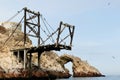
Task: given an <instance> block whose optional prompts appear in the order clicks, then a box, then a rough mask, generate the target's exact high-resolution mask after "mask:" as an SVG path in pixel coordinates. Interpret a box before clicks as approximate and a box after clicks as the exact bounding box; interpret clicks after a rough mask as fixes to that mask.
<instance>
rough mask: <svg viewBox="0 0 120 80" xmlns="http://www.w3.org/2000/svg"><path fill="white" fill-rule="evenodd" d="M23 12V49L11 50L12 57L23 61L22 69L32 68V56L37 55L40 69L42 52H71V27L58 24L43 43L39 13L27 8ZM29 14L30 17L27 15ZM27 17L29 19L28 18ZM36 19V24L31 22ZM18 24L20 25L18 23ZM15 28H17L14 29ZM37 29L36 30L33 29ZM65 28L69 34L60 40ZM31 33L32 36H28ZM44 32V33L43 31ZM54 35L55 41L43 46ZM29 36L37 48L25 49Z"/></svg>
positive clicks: (72, 33) (72, 28) (72, 30)
mask: <svg viewBox="0 0 120 80" xmlns="http://www.w3.org/2000/svg"><path fill="white" fill-rule="evenodd" d="M23 11H24V17H23V19H24V48H19V49H12V50H11V51H12V52H13V54H14V55H16V57H17V59H18V60H19V61H20V60H22V61H23V64H24V69H28V68H29V69H31V68H32V54H34V53H37V56H38V68H40V56H41V54H42V53H43V52H44V51H51V50H56V51H60V50H62V49H65V50H71V49H72V41H73V35H74V29H75V27H74V26H73V25H69V24H67V23H63V22H60V25H59V27H58V29H57V30H56V31H54V32H53V33H52V34H49V35H48V36H47V38H46V39H45V40H44V41H43V39H42V38H41V34H40V32H41V30H40V29H41V25H40V17H41V14H40V12H34V11H31V10H29V9H27V8H23ZM29 14H30V15H29ZM28 15H29V17H28ZM33 19H36V22H33V21H32V20H33ZM19 24H20V23H19ZM16 28H17V27H16ZM27 28H28V29H30V31H29V33H27ZM35 28H37V30H36V29H35ZM65 28H67V29H68V32H69V33H66V34H68V35H67V36H65V37H64V38H62V39H61V38H60V36H61V34H62V32H63V31H64V30H65ZM30 32H32V34H30ZM44 32H45V31H44ZM54 34H57V37H56V40H55V42H54V43H52V44H45V42H46V41H47V40H48V39H50V38H51V37H53V36H54ZM27 36H31V37H35V38H37V46H36V47H30V48H27V46H26V37H27ZM68 37H69V44H63V43H62V42H63V41H64V40H65V39H67V38H68Z"/></svg>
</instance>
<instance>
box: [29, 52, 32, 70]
mask: <svg viewBox="0 0 120 80" xmlns="http://www.w3.org/2000/svg"><path fill="white" fill-rule="evenodd" d="M29 67H30V70H31V68H32V53H30V58H29Z"/></svg>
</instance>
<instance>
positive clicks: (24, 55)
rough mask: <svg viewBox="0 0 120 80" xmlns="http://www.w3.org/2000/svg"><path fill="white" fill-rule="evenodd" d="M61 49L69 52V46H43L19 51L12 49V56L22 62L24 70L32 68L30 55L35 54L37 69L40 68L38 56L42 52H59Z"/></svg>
mask: <svg viewBox="0 0 120 80" xmlns="http://www.w3.org/2000/svg"><path fill="white" fill-rule="evenodd" d="M61 49H66V50H71V46H66V45H61V44H59V45H57V46H56V45H55V44H52V45H44V46H38V47H31V48H20V49H12V50H11V51H12V52H13V54H14V55H16V57H17V59H18V60H19V61H20V60H23V64H24V69H26V68H29V69H31V68H32V54H34V53H37V56H38V68H40V56H41V54H42V52H44V51H51V50H56V51H60V50H61ZM28 56H29V58H28Z"/></svg>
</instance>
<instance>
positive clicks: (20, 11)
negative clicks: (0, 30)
mask: <svg viewBox="0 0 120 80" xmlns="http://www.w3.org/2000/svg"><path fill="white" fill-rule="evenodd" d="M22 11H23V9H21V10H20V11H18V12H17V13H16V14H15V15H13V16H12V17H11V18H9V19H8V20H7V21H6V22H9V21H11V20H12V19H13V18H15V17H16V16H17V15H18V14H19V13H21V12H22Z"/></svg>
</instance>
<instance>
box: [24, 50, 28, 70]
mask: <svg viewBox="0 0 120 80" xmlns="http://www.w3.org/2000/svg"><path fill="white" fill-rule="evenodd" d="M26 54H27V53H26V50H24V69H26V62H27V59H26Z"/></svg>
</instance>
